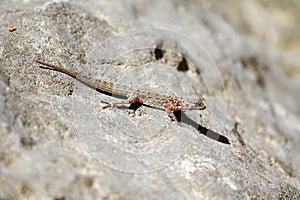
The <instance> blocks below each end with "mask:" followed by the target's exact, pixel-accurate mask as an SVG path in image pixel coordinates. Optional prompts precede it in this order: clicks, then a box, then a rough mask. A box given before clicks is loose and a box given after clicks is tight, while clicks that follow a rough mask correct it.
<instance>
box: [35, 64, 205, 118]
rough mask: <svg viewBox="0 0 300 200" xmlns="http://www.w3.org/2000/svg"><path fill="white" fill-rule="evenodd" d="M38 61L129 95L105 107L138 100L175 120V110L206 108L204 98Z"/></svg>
mask: <svg viewBox="0 0 300 200" xmlns="http://www.w3.org/2000/svg"><path fill="white" fill-rule="evenodd" d="M36 62H37V63H39V64H42V65H44V66H47V68H49V69H52V70H56V71H59V72H62V73H64V74H67V75H69V76H71V77H73V78H75V79H77V80H78V81H80V82H82V83H84V84H85V85H88V86H89V87H92V88H94V89H97V90H100V91H102V92H104V93H106V94H114V95H118V96H127V97H128V99H126V100H120V101H116V102H103V103H106V106H105V107H104V108H107V107H113V106H116V105H120V104H133V103H136V102H140V103H143V104H146V105H149V106H155V107H160V108H164V109H165V110H166V112H167V113H168V115H169V116H170V117H171V118H172V119H173V120H176V117H175V116H174V113H173V112H175V111H184V110H204V109H205V108H206V106H205V105H204V103H203V99H202V98H196V99H194V98H188V97H172V96H168V95H164V94H159V93H154V92H150V91H147V90H138V89H133V88H130V87H127V86H124V85H119V84H115V83H111V82H108V81H104V80H95V79H92V78H90V77H87V76H84V75H80V74H78V73H77V72H75V71H73V70H69V69H66V68H63V67H59V66H56V65H52V64H49V63H45V62H44V61H41V60H36ZM43 68H45V67H43ZM176 121H177V120H176Z"/></svg>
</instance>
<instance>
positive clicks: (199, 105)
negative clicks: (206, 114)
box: [190, 98, 206, 110]
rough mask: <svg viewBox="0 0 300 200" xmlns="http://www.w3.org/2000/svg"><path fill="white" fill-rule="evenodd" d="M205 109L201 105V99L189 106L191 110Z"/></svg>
mask: <svg viewBox="0 0 300 200" xmlns="http://www.w3.org/2000/svg"><path fill="white" fill-rule="evenodd" d="M205 108H206V106H205V105H204V103H203V99H202V98H199V99H198V100H197V101H195V102H194V103H193V105H192V106H191V108H190V109H191V110H204V109H205Z"/></svg>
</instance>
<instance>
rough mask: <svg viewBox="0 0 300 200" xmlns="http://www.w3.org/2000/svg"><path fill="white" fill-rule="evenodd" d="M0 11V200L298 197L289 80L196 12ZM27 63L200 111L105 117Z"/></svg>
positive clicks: (81, 89)
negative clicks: (184, 100)
mask: <svg viewBox="0 0 300 200" xmlns="http://www.w3.org/2000/svg"><path fill="white" fill-rule="evenodd" d="M0 4H1V6H0V11H1V13H0V16H1V28H0V31H1V37H0V47H1V48H0V53H1V54H0V55H1V59H0V186H1V187H0V199H300V182H299V177H300V171H299V166H300V158H299V155H298V154H299V150H300V148H299V145H298V143H299V141H300V134H299V133H300V126H299V123H298V122H299V120H300V109H299V106H298V102H299V100H300V95H299V94H300V93H299V86H300V83H299V80H298V79H297V77H290V76H288V75H287V74H286V73H284V71H283V70H284V69H283V68H282V66H281V65H280V64H277V63H276V58H275V57H274V55H273V54H270V53H269V52H268V51H267V50H265V49H264V48H263V47H262V46H261V44H260V40H259V39H257V38H255V37H251V36H245V35H244V34H243V33H240V32H238V31H237V30H236V29H235V28H234V27H233V26H232V25H231V24H229V23H228V22H226V21H225V20H224V19H223V18H222V17H220V15H219V14H218V13H217V12H216V11H212V9H211V8H210V7H209V6H207V5H208V4H206V3H205V2H195V1H184V2H181V1H161V2H159V1H155V2H153V1H139V2H131V1H130V2H121V1H112V2H100V1H92V0H90V1H74V2H71V1H70V2H66V1H24V2H15V1H2V2H1V3H0ZM10 26H15V27H16V28H17V29H16V30H15V31H13V32H9V31H8V29H9V27H10ZM36 59H42V60H45V61H47V62H49V63H53V64H57V65H60V66H63V67H65V68H68V69H72V70H75V71H77V72H79V73H82V74H85V75H88V76H90V77H91V78H95V79H100V78H101V79H106V80H109V81H113V82H116V83H118V84H122V85H127V86H131V87H133V88H139V89H147V90H150V91H154V92H159V93H165V94H169V95H180V96H203V97H204V98H205V103H206V105H207V109H206V110H204V111H202V112H200V111H186V112H185V113H182V115H181V117H182V119H181V120H182V122H181V123H176V122H172V121H171V120H170V119H169V118H168V116H167V115H166V113H165V112H164V111H162V110H159V109H151V108H148V107H146V106H142V107H140V108H139V109H138V110H137V113H136V115H135V116H131V115H128V109H127V107H125V106H121V107H120V108H118V109H102V106H103V104H102V103H101V101H111V100H116V97H115V96H112V97H110V96H107V95H105V94H102V93H99V92H97V91H94V90H93V89H91V88H88V87H86V86H85V85H83V84H82V83H80V82H78V81H76V80H74V79H72V78H70V77H68V76H66V75H63V74H61V73H59V72H56V71H51V70H46V69H42V68H39V67H38V66H39V65H38V64H37V63H35V60H36ZM283 60H284V59H283ZM200 115H201V116H200ZM198 130H200V131H201V133H202V134H200V133H199V131H198ZM226 139H228V140H229V142H230V144H226ZM218 140H219V141H218ZM224 141H225V142H224Z"/></svg>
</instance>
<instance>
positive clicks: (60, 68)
mask: <svg viewBox="0 0 300 200" xmlns="http://www.w3.org/2000/svg"><path fill="white" fill-rule="evenodd" d="M36 62H37V63H39V64H41V65H45V66H47V67H49V68H51V69H54V70H56V71H59V72H62V73H65V74H67V75H69V76H71V77H73V78H76V76H77V73H76V72H75V71H72V70H69V69H65V68H63V67H59V66H56V65H52V64H49V63H45V62H44V61H41V60H36Z"/></svg>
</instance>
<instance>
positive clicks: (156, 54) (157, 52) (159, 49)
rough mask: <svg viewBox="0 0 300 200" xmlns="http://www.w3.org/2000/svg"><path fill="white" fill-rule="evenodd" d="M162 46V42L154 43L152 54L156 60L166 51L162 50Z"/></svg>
mask: <svg viewBox="0 0 300 200" xmlns="http://www.w3.org/2000/svg"><path fill="white" fill-rule="evenodd" d="M162 47H163V43H162V42H160V43H158V44H157V45H156V47H155V48H154V50H153V55H154V57H155V59H156V60H160V59H162V58H163V57H164V54H165V52H166V51H165V50H163V49H162Z"/></svg>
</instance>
